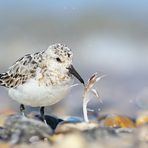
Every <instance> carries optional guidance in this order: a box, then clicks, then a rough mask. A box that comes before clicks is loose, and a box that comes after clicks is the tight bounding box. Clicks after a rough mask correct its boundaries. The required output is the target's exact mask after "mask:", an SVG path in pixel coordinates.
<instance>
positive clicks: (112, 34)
mask: <svg viewBox="0 0 148 148" xmlns="http://www.w3.org/2000/svg"><path fill="white" fill-rule="evenodd" d="M147 15H148V1H146V0H142V1H139V0H130V1H129V0H124V1H123V0H122V1H119V0H110V1H104V0H92V1H90V0H61V1H58V0H44V1H42V0H21V1H20V0H13V1H9V0H1V1H0V72H3V71H5V70H7V68H8V67H9V66H11V65H12V64H13V63H14V61H16V60H17V59H18V58H19V57H21V56H23V55H25V54H28V53H34V52H37V51H40V50H43V49H47V47H48V46H49V45H51V44H53V43H64V44H66V45H67V46H69V47H70V48H71V49H72V51H73V52H74V65H75V67H76V69H77V71H79V73H80V74H81V75H82V77H83V78H84V80H85V81H87V80H88V78H89V77H90V76H91V75H92V74H93V73H95V72H98V74H99V75H103V74H106V75H107V77H105V78H103V79H102V80H101V81H100V82H98V84H97V85H96V88H97V90H98V91H99V94H100V99H102V101H103V104H100V103H99V102H98V101H97V100H95V99H94V100H93V101H92V102H91V103H90V104H89V108H91V109H95V111H96V112H99V113H107V114H110V113H112V112H116V113H121V114H125V115H129V116H133V117H134V116H135V115H136V114H137V112H139V111H142V110H148V69H147V65H148V17H147ZM76 83H77V80H76ZM82 92H83V87H82V86H77V87H75V88H73V89H72V90H71V93H70V94H69V95H68V96H67V98H65V99H64V100H63V101H61V102H60V103H58V104H56V105H54V106H52V107H49V109H47V112H48V113H52V114H54V115H57V116H60V117H62V116H71V115H73V116H82ZM0 101H1V103H0V112H1V113H2V112H3V111H5V110H9V109H10V110H16V111H18V110H19V104H18V103H17V102H15V101H13V100H11V99H10V98H9V96H8V94H7V90H5V89H4V88H2V87H1V88H0ZM28 110H30V108H28ZM31 110H32V108H31ZM34 110H36V109H34Z"/></svg>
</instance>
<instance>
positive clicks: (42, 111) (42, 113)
mask: <svg viewBox="0 0 148 148" xmlns="http://www.w3.org/2000/svg"><path fill="white" fill-rule="evenodd" d="M44 109H45V107H41V108H40V115H41V118H42V120H43V121H44V123H45V124H47V123H46V119H45V115H44Z"/></svg>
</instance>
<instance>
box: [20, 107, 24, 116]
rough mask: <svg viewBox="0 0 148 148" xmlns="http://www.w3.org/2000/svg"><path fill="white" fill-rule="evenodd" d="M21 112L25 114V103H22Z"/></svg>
mask: <svg viewBox="0 0 148 148" xmlns="http://www.w3.org/2000/svg"><path fill="white" fill-rule="evenodd" d="M20 112H21V114H22V115H23V116H25V113H24V112H25V106H24V105H23V104H21V105H20Z"/></svg>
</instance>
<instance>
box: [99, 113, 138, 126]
mask: <svg viewBox="0 0 148 148" xmlns="http://www.w3.org/2000/svg"><path fill="white" fill-rule="evenodd" d="M100 124H101V125H102V126H104V127H111V128H135V127H136V125H135V123H134V121H133V120H132V119H130V118H129V117H126V116H122V115H116V114H113V115H108V116H106V117H104V118H102V120H101V121H100Z"/></svg>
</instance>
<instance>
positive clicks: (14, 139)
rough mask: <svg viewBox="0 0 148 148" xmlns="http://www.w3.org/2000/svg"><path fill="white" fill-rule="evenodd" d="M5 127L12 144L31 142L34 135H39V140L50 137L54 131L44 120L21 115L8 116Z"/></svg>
mask: <svg viewBox="0 0 148 148" xmlns="http://www.w3.org/2000/svg"><path fill="white" fill-rule="evenodd" d="M4 128H5V130H6V131H7V135H8V136H9V139H10V140H9V141H10V143H11V144H18V143H30V142H31V141H30V138H31V137H34V136H38V137H39V140H43V139H44V138H47V139H49V137H50V135H52V133H53V131H52V129H51V128H50V127H49V126H47V125H45V124H44V123H43V122H41V121H38V120H35V119H30V118H27V117H24V116H21V115H12V116H10V117H8V119H7V120H6V122H5V124H4Z"/></svg>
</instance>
